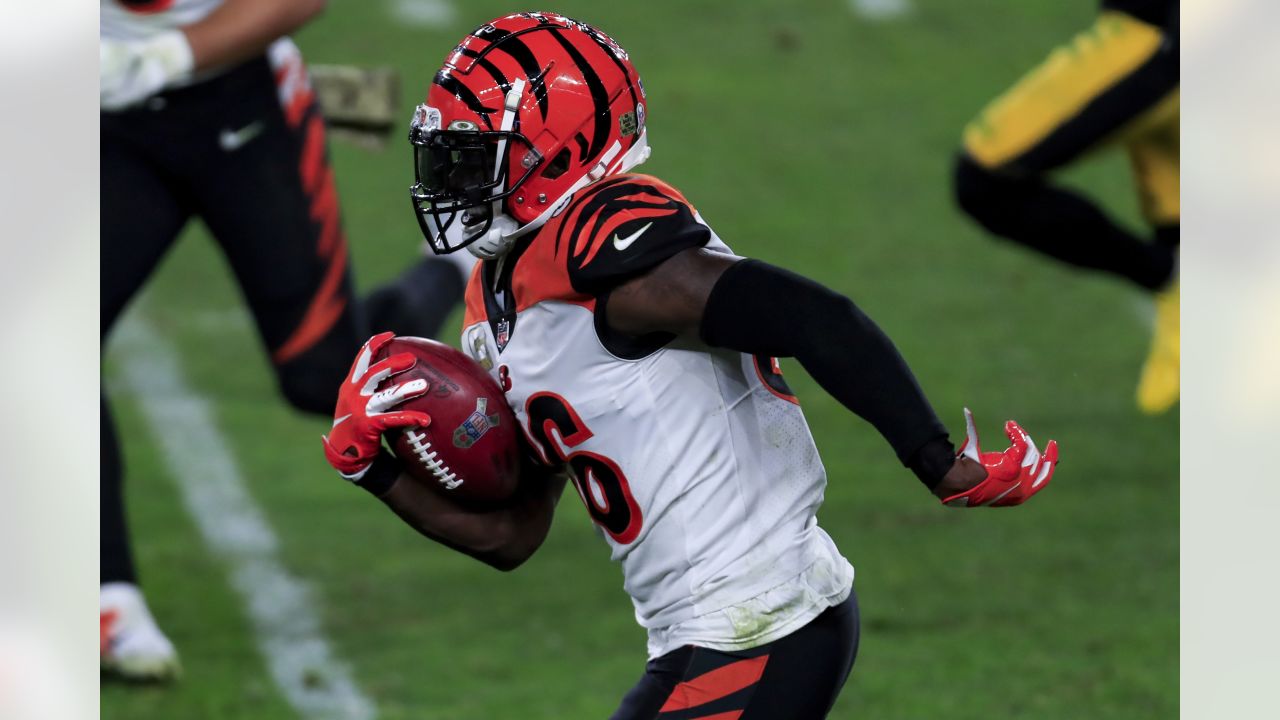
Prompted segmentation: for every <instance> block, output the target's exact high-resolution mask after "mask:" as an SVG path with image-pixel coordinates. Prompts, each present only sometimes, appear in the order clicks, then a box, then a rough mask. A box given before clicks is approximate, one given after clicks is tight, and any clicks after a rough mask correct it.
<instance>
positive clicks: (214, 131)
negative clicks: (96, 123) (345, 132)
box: [99, 0, 470, 680]
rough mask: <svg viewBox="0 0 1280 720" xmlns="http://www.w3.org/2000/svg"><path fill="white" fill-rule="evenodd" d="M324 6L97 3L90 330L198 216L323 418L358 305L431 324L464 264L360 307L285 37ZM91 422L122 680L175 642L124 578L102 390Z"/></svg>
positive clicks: (311, 107)
mask: <svg viewBox="0 0 1280 720" xmlns="http://www.w3.org/2000/svg"><path fill="white" fill-rule="evenodd" d="M323 6H324V2H323V0H102V22H101V36H100V41H99V50H100V63H101V65H100V72H101V97H100V103H101V113H100V116H99V118H100V124H101V137H102V148H101V173H102V174H101V183H100V186H101V193H102V218H101V220H102V273H101V276H102V289H101V300H102V323H101V331H102V337H103V339H104V341H105V339H106V338H107V336H108V334H109V333H110V332H111V330H112V328H113V327H114V325H115V322H116V320H117V319H118V318H119V317H120V314H121V313H122V312H123V311H124V308H125V307H126V306H127V305H128V303H129V302H130V301H131V300H132V299H133V298H134V296H135V295H136V294H137V292H138V291H139V290H140V289H141V288H142V286H143V285H144V284H145V283H146V281H147V279H148V278H149V277H150V275H151V273H152V272H153V271H154V270H155V268H156V266H157V265H158V264H159V262H160V260H161V258H163V257H164V255H165V253H167V252H168V250H169V248H170V247H172V245H173V243H174V241H175V240H176V239H177V238H178V235H179V233H180V232H181V231H182V228H183V227H184V226H185V225H186V224H187V222H188V221H189V220H191V219H193V218H195V217H199V218H200V219H201V220H202V221H203V222H204V224H205V225H206V226H207V227H208V228H209V230H210V232H211V234H212V235H213V236H214V239H215V240H216V241H217V243H218V245H219V247H220V248H221V249H222V251H223V252H224V254H225V255H226V257H227V260H228V262H229V264H230V265H231V268H232V270H233V271H234V272H235V275H236V279H237V281H238V282H239V285H240V288H241V290H242V291H243V293H244V296H245V299H246V301H247V303H248V305H249V308H250V310H251V311H252V313H253V317H254V321H255V323H256V324H257V327H258V331H259V334H260V335H261V337H262V340H263V344H264V345H265V346H266V349H267V350H268V352H269V353H270V359H271V364H272V367H273V369H274V370H275V373H276V377H277V379H278V381H279V385H280V389H281V392H282V394H283V395H284V396H285V398H286V399H287V400H288V401H289V402H290V403H291V404H292V405H293V406H294V407H296V408H298V409H300V410H303V411H306V412H312V413H323V414H325V415H327V414H328V412H329V409H330V406H329V402H330V400H331V395H330V393H331V388H332V386H333V383H335V382H338V381H339V380H340V379H341V378H342V376H343V374H344V372H345V371H346V367H347V359H348V357H349V356H350V354H351V352H352V351H353V350H354V349H356V348H357V347H359V344H360V341H361V339H363V338H364V337H365V336H366V335H367V330H366V327H367V324H366V322H365V318H364V315H365V314H371V315H373V316H374V317H373V322H374V323H376V324H377V325H380V326H383V327H388V326H390V327H395V328H397V329H400V330H401V331H403V332H413V333H417V334H424V335H430V334H433V333H434V332H435V331H436V329H438V327H439V324H440V323H441V322H443V320H444V315H446V314H447V313H448V312H449V311H450V309H451V308H452V306H453V305H454V304H455V303H456V302H457V301H458V300H460V299H461V294H462V288H463V277H464V276H463V274H462V273H461V272H460V271H459V268H458V267H457V265H456V264H454V263H451V262H449V261H446V260H442V259H438V258H434V257H432V258H429V259H426V260H424V261H421V262H419V263H418V264H416V265H415V266H414V267H412V268H411V269H410V270H409V271H407V272H406V273H405V275H404V276H403V277H402V278H401V279H400V280H399V281H397V282H394V283H391V284H389V285H387V286H384V287H383V288H380V289H379V290H378V291H376V292H375V294H374V295H371V296H370V298H369V299H367V300H366V301H365V302H364V303H363V305H361V304H359V303H358V302H357V300H356V298H355V297H353V292H352V282H351V268H350V265H349V263H348V253H347V240H346V237H345V235H344V233H343V230H342V224H341V220H340V218H339V209H338V201H337V193H336V187H335V184H334V178H333V172H332V169H331V168H330V165H329V162H328V158H327V150H326V147H325V133H324V123H323V119H322V118H321V116H320V112H319V107H318V105H317V103H316V100H315V93H314V92H313V91H312V90H311V87H310V82H309V80H308V75H307V70H306V67H305V66H304V64H303V62H302V56H301V54H300V53H299V52H298V49H297V47H296V46H295V45H294V44H293V42H292V41H291V40H290V39H289V38H288V37H286V34H287V33H290V32H293V31H294V30H296V29H297V28H299V27H300V26H301V25H303V24H304V23H306V22H307V21H308V20H310V19H311V18H312V17H314V16H315V15H316V14H317V13H319V12H320V11H321V9H322V8H323ZM467 269H468V270H469V269H470V266H469V265H468V266H467ZM370 300H371V301H372V302H370ZM375 307H376V312H370V311H371V310H372V309H373V308H375ZM408 317H412V318H414V322H412V323H405V322H404V319H405V318H408ZM101 422H102V428H101V433H102V436H101V438H102V475H101V490H102V492H101V512H100V517H101V551H100V552H101V555H100V558H101V559H100V563H101V564H100V580H101V594H100V610H99V612H100V615H99V617H100V625H99V627H100V630H101V633H100V637H99V640H100V657H101V663H102V668H103V670H105V671H107V672H108V675H120V676H123V677H125V678H128V679H133V680H143V679H166V678H171V677H173V676H174V675H176V674H177V673H178V669H179V662H178V656H177V653H176V652H175V651H174V648H173V644H172V643H171V642H170V641H169V639H168V638H167V637H166V636H165V634H164V633H163V632H161V630H160V629H159V627H158V626H157V624H156V622H155V620H154V619H153V618H152V615H151V612H150V611H149V609H148V608H147V604H146V601H145V600H144V598H143V595H142V592H141V590H140V589H139V583H138V574H137V571H136V569H135V567H134V563H133V553H132V549H131V547H130V544H129V534H128V529H127V526H126V522H125V514H124V497H123V487H122V484H123V475H124V470H123V463H122V462H121V458H120V448H119V443H118V442H117V440H116V434H115V428H114V426H113V423H112V418H111V412H110V409H109V406H108V402H107V398H106V395H105V394H104V395H103V398H102V421H101Z"/></svg>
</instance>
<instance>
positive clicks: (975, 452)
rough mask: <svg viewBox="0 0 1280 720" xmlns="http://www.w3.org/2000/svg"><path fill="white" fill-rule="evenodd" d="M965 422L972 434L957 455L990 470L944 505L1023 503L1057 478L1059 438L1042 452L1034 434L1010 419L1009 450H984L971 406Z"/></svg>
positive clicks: (965, 412)
mask: <svg viewBox="0 0 1280 720" xmlns="http://www.w3.org/2000/svg"><path fill="white" fill-rule="evenodd" d="M964 424H965V428H966V430H967V431H968V436H967V437H966V438H965V441H964V445H962V446H960V452H959V454H958V455H957V457H967V458H969V459H971V460H973V461H975V462H977V463H980V464H981V465H982V467H983V468H984V469H985V470H986V471H987V478H986V479H985V480H983V481H982V482H980V483H978V484H977V485H975V486H973V487H971V488H969V489H968V490H965V491H964V492H961V493H956V494H955V495H952V496H950V497H946V498H943V500H942V504H944V505H949V506H951V507H977V506H982V505H989V506H992V507H1005V506H1008V505H1021V504H1022V503H1024V502H1026V501H1027V500H1028V499H1030V498H1031V496H1032V495H1035V494H1036V493H1038V492H1040V491H1041V490H1043V489H1044V488H1045V486H1046V485H1048V484H1049V480H1050V479H1052V478H1053V469H1054V467H1056V466H1057V464H1058V443H1057V441H1055V440H1050V441H1049V444H1048V445H1046V446H1045V449H1044V454H1043V455H1041V454H1040V450H1038V449H1037V448H1036V444H1035V442H1034V441H1032V439H1031V436H1030V435H1027V432H1026V431H1025V430H1023V429H1022V427H1021V426H1019V425H1018V423H1016V422H1014V421H1012V420H1010V421H1009V422H1007V423H1005V424H1004V432H1005V434H1006V435H1008V436H1009V441H1010V442H1011V443H1012V445H1011V446H1010V447H1009V449H1007V450H1005V451H1004V452H998V453H994V452H989V453H984V452H982V449H981V448H979V447H978V430H977V428H976V427H974V423H973V413H971V412H969V408H965V409H964Z"/></svg>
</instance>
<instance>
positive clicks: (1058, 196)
mask: <svg viewBox="0 0 1280 720" xmlns="http://www.w3.org/2000/svg"><path fill="white" fill-rule="evenodd" d="M1177 37H1178V35H1177V15H1176V12H1175V14H1174V15H1173V17H1172V18H1171V19H1170V23H1169V26H1168V27H1164V28H1161V27H1156V26H1154V25H1150V24H1148V23H1146V22H1143V21H1140V20H1138V19H1136V18H1133V17H1130V16H1128V15H1125V14H1123V13H1119V12H1114V11H1107V12H1103V13H1102V14H1101V15H1100V16H1099V18H1098V20H1097V22H1096V23H1095V24H1094V25H1093V26H1092V27H1091V28H1089V29H1088V30H1086V31H1085V32H1082V33H1081V34H1079V35H1078V36H1077V37H1076V38H1074V39H1073V40H1072V41H1071V42H1070V43H1069V44H1067V45H1066V46H1064V47H1062V48H1059V49H1057V50H1055V51H1054V52H1053V53H1052V54H1051V55H1050V56H1049V58H1048V59H1047V60H1046V61H1045V62H1044V63H1043V64H1042V65H1041V66H1039V67H1037V68H1036V69H1035V70H1033V71H1032V72H1031V73H1029V74H1028V75H1027V76H1026V77H1024V78H1023V79H1022V80H1020V81H1019V82H1018V83H1017V84H1016V85H1015V86H1014V87H1013V88H1011V89H1010V90H1009V91H1008V92H1007V93H1005V94H1004V95H1002V96H1001V97H1000V98H997V99H996V100H995V101H993V102H992V103H991V104H990V105H989V106H988V107H987V108H986V109H985V110H984V111H983V112H982V113H981V114H980V115H979V116H978V118H977V119H975V120H974V121H973V122H972V123H970V125H969V126H968V127H967V128H966V130H965V149H964V152H962V153H961V154H960V156H959V157H958V159H957V161H956V165H955V170H954V177H953V187H954V191H955V196H956V200H957V202H958V204H959V205H960V207H961V209H963V210H964V211H965V212H966V213H967V214H968V215H969V216H970V217H972V218H973V219H974V220H976V221H977V222H978V223H979V224H981V225H982V226H983V227H984V228H986V229H987V230H988V231H989V232H991V233H992V234H994V235H997V236H999V237H1003V238H1007V239H1009V240H1013V241H1014V242H1017V243H1019V244H1021V245H1024V246H1026V247H1029V248H1031V249H1033V250H1036V251H1039V252H1041V253H1044V254H1046V255H1049V256H1050V257H1053V258H1056V259H1058V260H1061V261H1063V262H1066V263H1069V264H1072V265H1076V266H1079V267H1084V268H1089V269H1093V270H1101V271H1104V272H1107V273H1112V274H1115V275H1118V276H1121V277H1124V278H1126V279H1128V280H1130V281H1132V282H1133V283H1135V284H1137V285H1139V286H1141V287H1144V288H1147V289H1152V290H1157V289H1160V288H1162V287H1163V286H1165V285H1166V284H1167V283H1168V282H1169V280H1170V279H1171V277H1172V274H1173V272H1174V267H1175V258H1176V250H1177V246H1178V242H1179V202H1178V198H1179V195H1178V173H1179V168H1178V165H1179V159H1178V114H1179V109H1178V106H1179V100H1178V83H1179V72H1178V56H1179V52H1178V43H1177ZM1107 144H1116V145H1123V146H1124V147H1125V148H1126V149H1127V151H1128V153H1129V155H1130V158H1131V160H1132V164H1133V169H1134V176H1135V182H1136V184H1137V186H1138V190H1139V196H1140V199H1141V200H1142V206H1143V212H1144V215H1145V216H1146V218H1147V221H1148V222H1149V223H1150V224H1151V226H1152V227H1153V229H1154V232H1153V235H1154V237H1153V238H1151V239H1150V240H1148V239H1144V238H1140V237H1138V236H1137V235H1135V234H1134V233H1132V232H1130V231H1129V230H1126V229H1124V228H1123V227H1121V226H1120V225H1118V224H1117V223H1115V222H1114V221H1113V220H1111V219H1110V218H1109V217H1108V216H1107V215H1106V213H1104V212H1103V211H1102V209H1101V208H1099V207H1098V206H1097V205H1096V204H1095V203H1094V202H1093V201H1092V200H1090V199H1089V198H1087V197H1085V196H1083V195H1081V194H1079V193H1075V192H1072V191H1070V190H1067V189H1066V188H1063V187H1060V186H1058V185H1055V184H1053V183H1052V182H1050V181H1049V180H1048V176H1049V175H1050V174H1051V173H1053V172H1054V171H1056V170H1058V169H1059V168H1062V167H1064V166H1066V165H1068V164H1070V163H1072V162H1074V161H1076V160H1077V159H1079V158H1081V157H1083V156H1084V155H1086V154H1087V153H1089V152H1090V151H1092V150H1095V149H1097V148H1100V147H1103V146H1105V145H1107ZM1152 240H1154V241H1152Z"/></svg>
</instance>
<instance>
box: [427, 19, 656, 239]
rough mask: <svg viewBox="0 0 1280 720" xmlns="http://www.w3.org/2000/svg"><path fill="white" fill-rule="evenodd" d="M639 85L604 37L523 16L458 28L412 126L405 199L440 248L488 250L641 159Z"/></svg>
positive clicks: (578, 26)
mask: <svg viewBox="0 0 1280 720" xmlns="http://www.w3.org/2000/svg"><path fill="white" fill-rule="evenodd" d="M645 119H646V107H645V96H644V87H643V86H642V85H641V82H640V76H639V74H638V73H637V72H636V69H635V67H634V66H633V65H632V64H631V60H630V58H629V57H628V55H627V52H626V51H625V50H623V49H622V47H621V46H620V45H618V43H617V42H615V41H614V40H613V39H612V38H610V37H609V36H608V35H606V34H604V33H603V32H601V31H599V30H597V29H595V28H593V27H591V26H590V25H587V24H585V23H582V22H579V21H577V20H573V19H570V18H567V17H564V16H563V15H558V14H554V13H538V12H524V13H517V14H514V15H508V16H505V17H501V18H498V19H496V20H493V21H492V22H489V23H486V24H484V25H481V26H480V27H478V28H476V29H475V30H474V31H473V32H472V33H470V34H469V35H467V37H466V38H464V39H463V40H462V42H461V43H460V44H459V45H458V46H457V47H455V48H454V49H453V51H452V52H451V53H450V54H449V56H448V57H447V58H446V59H445V62H444V65H443V67H441V69H440V71H439V72H437V73H436V75H435V78H434V80H433V81H432V84H431V88H430V91H429V92H428V94H427V99H426V102H425V103H424V104H423V105H420V106H418V109H417V111H416V112H415V115H414V118H413V121H412V124H411V126H410V138H409V139H410V142H411V143H412V144H413V146H414V154H415V169H416V172H417V177H416V179H417V182H416V183H415V184H414V186H413V187H412V189H411V191H410V194H411V195H412V197H413V203H414V208H415V211H416V213H417V215H418V219H419V222H420V223H421V225H422V229H423V233H424V234H425V235H426V236H427V240H428V242H429V243H430V245H431V247H432V248H433V249H434V250H435V251H436V252H437V253H446V252H452V251H454V250H457V249H459V248H461V247H469V248H470V249H471V251H472V253H473V254H476V255H478V256H480V257H482V258H491V257H497V256H498V255H501V254H502V253H504V252H505V251H506V250H507V249H509V247H510V245H511V243H512V242H514V240H515V238H518V237H520V236H521V235H523V234H525V233H527V232H530V231H531V230H534V229H536V228H538V227H540V226H541V225H542V224H543V223H545V222H546V220H547V219H548V218H549V217H551V215H552V214H553V213H554V212H555V211H557V210H558V209H560V208H559V206H560V205H561V204H562V203H563V202H564V201H565V200H566V199H567V198H568V197H569V196H570V195H572V193H574V192H575V191H577V190H578V189H580V188H582V187H584V186H586V185H588V184H590V183H592V182H595V181H597V180H600V179H602V178H605V177H608V176H611V175H615V174H618V173H622V172H626V171H628V170H630V169H631V168H633V167H635V166H636V165H639V164H640V163H641V162H644V160H646V159H647V158H648V154H649V151H648V142H647V135H646V132H645Z"/></svg>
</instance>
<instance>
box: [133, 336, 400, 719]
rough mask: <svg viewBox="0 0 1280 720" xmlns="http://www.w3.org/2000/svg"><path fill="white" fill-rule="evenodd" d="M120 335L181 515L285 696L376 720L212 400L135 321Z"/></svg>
mask: <svg viewBox="0 0 1280 720" xmlns="http://www.w3.org/2000/svg"><path fill="white" fill-rule="evenodd" d="M116 335H117V338H116V341H117V349H118V351H119V353H120V356H121V358H122V359H123V360H124V362H123V363H121V365H122V367H123V375H124V382H125V385H126V387H127V388H128V389H129V391H130V392H131V393H132V394H133V395H134V398H135V401H136V403H137V405H138V407H139V408H140V409H141V410H142V414H143V417H144V418H145V419H146V422H147V424H148V425H149V426H150V427H151V432H152V434H153V435H154V437H155V440H156V442H157V443H158V444H159V445H160V449H161V451H162V452H163V454H164V458H165V460H166V461H167V463H168V465H169V469H170V473H169V474H170V476H171V477H172V479H173V480H174V481H175V482H176V483H177V485H178V489H179V490H180V491H181V495H182V500H183V503H184V504H185V505H186V507H187V512H188V513H189V514H190V515H191V517H192V519H193V520H195V522H196V525H197V526H198V527H199V528H200V533H201V534H202V535H203V536H204V540H205V543H206V544H207V545H208V546H209V548H210V549H211V550H213V552H214V553H216V554H217V555H218V556H219V557H221V559H222V560H223V561H224V562H225V564H226V566H227V568H228V570H230V573H231V583H232V585H233V586H234V587H235V590H236V592H237V593H239V595H240V597H241V600H242V601H243V602H244V604H245V606H246V609H247V611H248V615H249V618H250V620H251V621H252V623H253V627H254V630H255V631H256V636H257V637H256V639H257V642H258V648H259V650H260V651H261V652H262V654H263V656H264V657H265V658H266V661H267V666H268V668H269V669H270V672H271V676H272V678H273V679H274V680H275V682H276V685H277V686H279V688H280V690H281V691H282V692H283V693H284V696H285V699H286V700H287V701H288V702H289V704H290V705H292V706H293V708H294V709H295V710H297V711H298V713H299V714H300V715H301V716H303V717H308V718H343V719H344V720H364V719H365V718H372V717H374V716H375V715H376V708H375V707H374V705H373V703H372V702H371V701H370V700H369V699H368V698H367V697H365V695H364V693H362V692H361V691H360V688H358V687H357V686H356V684H355V681H354V680H353V679H352V678H351V674H350V671H349V670H348V668H347V666H346V664H345V663H343V662H341V661H340V660H338V659H337V658H335V657H334V654H333V651H332V650H331V649H330V647H329V643H328V641H326V640H325V638H324V636H323V634H322V633H321V630H320V622H319V620H317V618H318V613H317V612H316V608H315V601H314V600H313V598H312V595H311V592H310V591H309V589H308V588H307V587H306V585H304V584H303V583H302V582H301V581H300V580H298V579H297V578H295V577H294V576H293V575H292V574H290V572H289V571H288V570H287V569H286V568H285V567H284V566H283V565H282V564H281V563H280V560H279V558H278V557H277V546H278V542H277V540H276V536H275V533H274V532H272V530H271V527H270V525H268V523H267V520H266V518H265V517H264V516H263V514H262V511H261V510H260V509H259V508H258V506H257V504H256V503H255V502H254V500H253V498H252V497H250V495H249V493H248V491H247V490H246V489H245V484H244V479H243V477H242V476H241V473H240V469H239V467H237V465H236V461H235V458H234V456H233V455H232V452H231V449H230V448H229V447H228V444H227V440H226V438H225V437H224V436H223V434H222V431H221V430H219V428H218V425H217V423H216V422H215V421H214V414H213V410H212V408H211V407H210V405H209V402H208V401H207V400H206V399H205V398H203V397H201V396H200V395H199V394H197V393H196V392H195V391H193V390H192V389H191V387H190V386H188V385H187V382H186V379H185V378H184V377H183V374H182V369H181V367H180V366H179V364H178V358H177V353H176V351H175V349H174V348H173V346H172V345H171V344H170V343H169V342H168V341H167V340H166V339H165V338H163V337H162V336H160V335H159V334H158V333H156V332H154V331H153V330H152V329H151V328H150V327H149V326H147V324H146V323H145V321H142V320H138V319H136V318H129V319H126V321H125V322H123V323H121V325H120V328H119V330H118V331H117V333H116ZM322 480H323V478H317V482H319V481H322Z"/></svg>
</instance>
